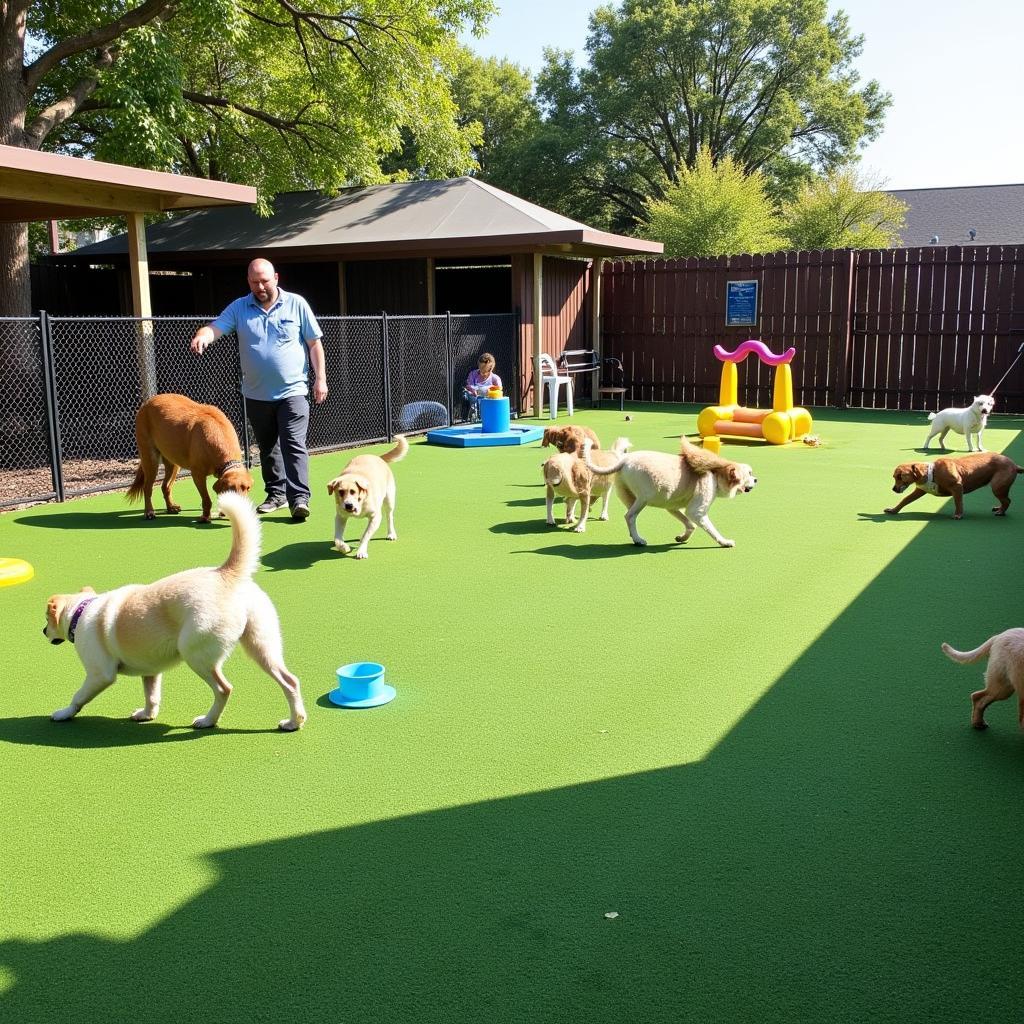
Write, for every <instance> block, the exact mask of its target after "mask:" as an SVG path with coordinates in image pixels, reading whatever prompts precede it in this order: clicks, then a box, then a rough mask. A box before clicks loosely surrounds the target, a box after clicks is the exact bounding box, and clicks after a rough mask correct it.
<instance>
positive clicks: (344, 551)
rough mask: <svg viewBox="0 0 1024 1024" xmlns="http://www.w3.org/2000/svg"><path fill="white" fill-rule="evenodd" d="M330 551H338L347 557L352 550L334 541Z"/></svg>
mask: <svg viewBox="0 0 1024 1024" xmlns="http://www.w3.org/2000/svg"><path fill="white" fill-rule="evenodd" d="M331 550H332V551H340V552H341V553H342V554H343V555H347V554H348V553H349V552H350V551H351V550H352V549H351V548H350V547H349V546H348V545H347V544H339V543H338V542H337V541H335V542H334V543H333V544H332V545H331Z"/></svg>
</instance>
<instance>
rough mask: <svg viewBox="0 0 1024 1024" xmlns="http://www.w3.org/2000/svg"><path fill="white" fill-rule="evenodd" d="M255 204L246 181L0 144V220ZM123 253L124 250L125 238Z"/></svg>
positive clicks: (107, 214) (109, 214)
mask: <svg viewBox="0 0 1024 1024" xmlns="http://www.w3.org/2000/svg"><path fill="white" fill-rule="evenodd" d="M255 202H256V189H254V188H250V187H249V186H248V185H232V184H229V183H227V182H223V181H207V180H206V179H205V178H189V177H186V176H185V175H182V174H165V173H164V172H162V171H143V170H139V169H138V168H137V167H124V166H122V165H121V164H108V163H103V162H101V161H99V160H83V159H81V158H79V157H73V156H61V155H59V154H57V153H40V152H37V151H36V150H32V149H24V148H22V147H20V146H0V221H7V222H11V221H14V222H20V221H32V220H65V219H67V218H69V217H100V216H115V215H116V216H120V215H122V214H125V213H161V212H164V211H167V210H189V209H193V208H195V207H200V206H223V205H226V204H238V203H242V204H252V203H255ZM124 251H125V252H126V253H127V251H128V243H127V241H125V249H124Z"/></svg>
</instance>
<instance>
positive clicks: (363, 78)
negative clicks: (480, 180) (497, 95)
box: [0, 0, 494, 313]
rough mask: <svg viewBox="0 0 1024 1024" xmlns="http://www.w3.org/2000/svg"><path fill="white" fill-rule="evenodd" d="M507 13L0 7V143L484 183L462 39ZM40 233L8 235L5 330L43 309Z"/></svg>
mask: <svg viewBox="0 0 1024 1024" xmlns="http://www.w3.org/2000/svg"><path fill="white" fill-rule="evenodd" d="M493 9H494V4H493V0H362V2H352V3H338V2H336V0H332V2H326V0H313V2H312V3H310V4H308V5H296V4H294V3H293V2H292V0H251V2H242V0H142V2H140V3H137V5H133V3H132V0H63V2H53V0H0V143H3V144H6V145H11V146H23V147H26V148H29V149H42V148H45V149H53V150H58V151H62V152H67V153H72V154H80V155H89V156H95V157H97V158H100V159H106V160H113V161H117V162H123V163H129V164H133V165H135V166H140V167H150V168H157V169H161V170H177V171H183V172H185V173H189V174H193V175H198V176H203V177H209V178H217V179H224V180H231V181H237V182H241V183H245V184H254V185H257V186H258V187H259V189H260V192H261V202H262V203H263V205H266V203H267V200H268V199H269V197H271V196H272V195H273V194H274V193H275V192H277V191H281V190H284V189H289V188H313V187H320V188H325V189H330V188H333V187H335V186H338V185H342V184H353V183H364V182H372V181H379V180H382V178H383V177H384V174H385V172H384V170H383V163H384V161H385V160H386V158H387V157H388V155H389V154H391V153H395V152H398V151H400V150H402V149H403V146H404V147H405V148H406V150H407V151H408V152H411V153H412V154H413V155H414V159H412V160H411V161H410V164H409V166H407V167H404V168H402V169H401V170H400V171H399V172H396V173H400V174H402V175H408V174H423V175H438V176H446V175H449V174H453V173H462V172H464V171H465V170H467V169H468V168H470V167H471V166H472V162H473V161H472V155H471V147H472V145H473V144H474V142H475V141H477V136H476V134H475V133H474V131H473V130H467V129H466V128H464V127H463V126H460V125H459V123H458V121H457V111H456V108H455V104H454V102H453V101H452V98H451V94H450V89H449V78H450V69H451V68H452V66H453V64H454V61H455V59H456V57H457V54H458V46H457V43H456V41H455V40H456V36H457V34H458V32H459V31H460V30H461V29H462V28H463V27H465V26H467V25H468V26H469V27H471V28H473V29H475V30H479V28H480V27H481V26H482V24H483V22H484V20H485V19H486V18H487V17H488V16H489V15H490V14H491V13H492V11H493ZM27 238H28V232H27V229H26V227H25V226H24V225H2V226H0V312H9V313H10V312H19V313H20V312H26V311H27V309H28V302H29V292H28V265H27Z"/></svg>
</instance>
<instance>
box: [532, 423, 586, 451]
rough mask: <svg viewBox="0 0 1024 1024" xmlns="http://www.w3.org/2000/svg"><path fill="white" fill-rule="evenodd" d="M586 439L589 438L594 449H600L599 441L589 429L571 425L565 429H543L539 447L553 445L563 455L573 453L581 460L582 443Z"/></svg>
mask: <svg viewBox="0 0 1024 1024" xmlns="http://www.w3.org/2000/svg"><path fill="white" fill-rule="evenodd" d="M587 438H590V442H591V444H592V445H593V446H594V447H595V448H600V447H601V441H600V439H599V438H598V436H597V434H595V433H594V432H593V431H592V430H591V429H590V427H577V426H576V425H575V424H573V423H570V424H569V425H568V426H565V427H545V428H544V437H543V439H542V440H541V443H540V446H541V448H547V446H548V445H549V444H553V445H554V446H555V447H556V448H557V449H558V450H559V451H560V452H562V453H563V454H565V455H571V454H572V453H573V452H575V453H576V455H577V456H579V457H580V458H582V457H583V442H584V441H586V440H587Z"/></svg>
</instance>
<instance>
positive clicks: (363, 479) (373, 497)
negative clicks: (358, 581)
mask: <svg viewBox="0 0 1024 1024" xmlns="http://www.w3.org/2000/svg"><path fill="white" fill-rule="evenodd" d="M395 442H396V444H395V447H394V448H392V449H391V451H389V452H385V453H384V454H383V455H357V456H356V457H355V458H354V459H352V461H351V462H349V464H348V465H347V466H346V467H345V468H344V469H343V470H342V472H341V475H340V476H336V477H335V478H334V479H333V480H332V481H331V482H330V483H329V484H328V485H327V493H328V494H333V495H334V550H335V551H340V552H341V553H342V554H343V555H347V554H348V553H349V552H350V551H351V550H352V549H351V548H350V547H349V546H348V545H347V544H346V543H345V539H344V536H345V527H346V526H347V525H348V521H349V519H350V518H353V519H368V520H369V522H367V524H366V529H365V530H363V536H362V537H361V538H360V540H359V547H358V548H357V550H356V558H368V557H369V554H370V553H369V551H368V550H367V548H368V547H369V544H370V538H371V537H372V536H373V535H374V533H376V532H377V528H378V527H379V526H380V521H381V517H382V515H383V513H385V512H387V515H388V533H387V538H388V540H398V534H397V533H395V500H396V497H397V494H396V490H395V475H394V473H392V472H391V467H390V465H388V463H391V462H398V460H399V459H404V458H405V453H406V452H407V451H408V450H409V442H408V441H406V439H405V438H404V437H403V436H402V435H401V434H396V435H395Z"/></svg>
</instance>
